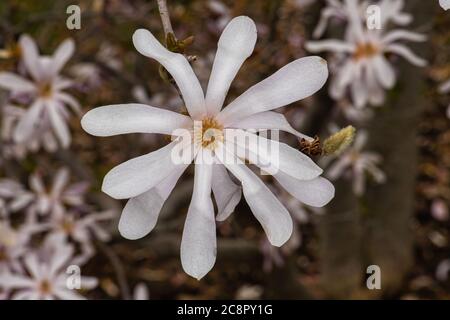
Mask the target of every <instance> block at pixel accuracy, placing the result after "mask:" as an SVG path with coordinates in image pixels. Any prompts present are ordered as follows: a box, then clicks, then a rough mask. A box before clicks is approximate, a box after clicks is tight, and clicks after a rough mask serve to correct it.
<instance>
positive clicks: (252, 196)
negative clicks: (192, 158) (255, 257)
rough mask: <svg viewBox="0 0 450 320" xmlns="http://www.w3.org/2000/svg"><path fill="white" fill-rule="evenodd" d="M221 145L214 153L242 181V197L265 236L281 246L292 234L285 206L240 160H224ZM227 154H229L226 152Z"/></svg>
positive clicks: (291, 224) (291, 226) (290, 221)
mask: <svg viewBox="0 0 450 320" xmlns="http://www.w3.org/2000/svg"><path fill="white" fill-rule="evenodd" d="M225 152H228V151H224V147H223V145H219V150H218V152H217V153H216V155H217V157H218V158H219V160H220V161H221V162H222V163H224V164H225V166H226V167H227V169H228V170H230V171H231V173H233V175H234V176H235V177H236V178H238V179H239V180H240V181H241V182H242V188H243V192H244V197H245V199H246V200H247V203H248V205H249V207H250V209H251V210H252V212H253V214H254V216H255V217H256V219H258V221H259V223H261V225H262V227H263V229H264V231H265V232H266V234H267V238H268V239H269V241H270V243H271V244H272V245H274V246H277V247H280V246H282V245H283V244H284V243H285V242H286V241H287V240H289V238H290V237H291V234H292V228H293V223H292V219H291V217H290V215H289V212H288V211H287V210H286V208H285V207H284V206H283V205H282V204H281V203H280V201H279V200H278V199H277V198H276V197H275V196H274V194H273V193H272V192H270V190H269V188H267V186H266V185H265V184H264V183H263V182H262V181H261V179H259V178H258V177H257V176H256V175H255V174H254V173H253V172H252V171H251V170H250V169H249V168H247V166H245V164H243V163H242V161H239V160H238V159H236V161H234V162H231V161H226V160H225V159H223V156H224V155H225ZM228 155H230V154H229V153H228Z"/></svg>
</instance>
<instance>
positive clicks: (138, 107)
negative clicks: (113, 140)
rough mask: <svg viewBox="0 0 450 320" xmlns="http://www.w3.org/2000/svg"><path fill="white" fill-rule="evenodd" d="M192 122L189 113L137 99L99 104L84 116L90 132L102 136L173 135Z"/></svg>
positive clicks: (84, 124) (84, 125)
mask: <svg viewBox="0 0 450 320" xmlns="http://www.w3.org/2000/svg"><path fill="white" fill-rule="evenodd" d="M191 125H192V120H191V119H190V118H189V117H187V116H185V115H182V114H179V113H175V112H172V111H169V110H164V109H160V108H155V107H151V106H147V105H144V104H136V103H132V104H118V105H110V106H104V107H99V108H95V109H93V110H91V111H89V112H88V113H86V114H85V115H84V117H83V118H82V119H81V126H82V127H83V129H84V130H85V131H86V132H88V133H90V134H92V135H94V136H100V137H106V136H113V135H118V134H126V133H138V132H139V133H161V134H169V135H170V134H172V133H174V131H175V130H176V129H179V128H188V127H189V126H191Z"/></svg>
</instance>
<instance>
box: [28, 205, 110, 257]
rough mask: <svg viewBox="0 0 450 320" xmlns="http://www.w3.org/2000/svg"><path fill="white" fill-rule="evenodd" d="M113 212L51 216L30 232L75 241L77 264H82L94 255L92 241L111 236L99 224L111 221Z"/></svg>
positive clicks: (68, 213) (64, 240) (67, 213)
mask: <svg viewBox="0 0 450 320" xmlns="http://www.w3.org/2000/svg"><path fill="white" fill-rule="evenodd" d="M114 216H115V212H114V211H104V212H92V213H90V214H87V215H81V214H79V213H78V212H74V211H68V212H65V213H64V214H63V215H52V216H50V218H49V220H48V221H46V222H43V223H41V224H36V225H35V226H34V227H32V229H31V230H32V232H33V233H35V232H48V233H49V234H50V235H51V236H54V237H59V239H61V241H63V242H67V241H68V240H72V241H75V242H76V243H77V244H79V247H80V249H81V255H80V256H78V257H77V259H76V261H75V262H76V263H77V264H84V263H85V262H86V261H87V260H89V259H90V258H92V256H93V255H94V254H95V246H94V243H93V241H94V239H97V240H99V241H103V242H106V241H109V240H110V238H111V235H110V234H109V233H108V232H107V231H106V230H105V229H104V228H103V227H102V225H101V223H102V222H106V221H111V220H112V219H113V218H114Z"/></svg>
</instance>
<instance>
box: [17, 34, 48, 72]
mask: <svg viewBox="0 0 450 320" xmlns="http://www.w3.org/2000/svg"><path fill="white" fill-rule="evenodd" d="M19 45H20V50H21V53H22V59H23V62H24V64H25V67H26V68H27V71H28V72H29V73H30V75H31V76H32V77H33V79H35V80H39V79H41V78H42V76H43V70H42V69H41V63H40V61H39V50H38V48H37V46H36V43H35V42H34V40H33V39H32V38H31V37H30V36H28V35H23V36H21V37H20V39H19Z"/></svg>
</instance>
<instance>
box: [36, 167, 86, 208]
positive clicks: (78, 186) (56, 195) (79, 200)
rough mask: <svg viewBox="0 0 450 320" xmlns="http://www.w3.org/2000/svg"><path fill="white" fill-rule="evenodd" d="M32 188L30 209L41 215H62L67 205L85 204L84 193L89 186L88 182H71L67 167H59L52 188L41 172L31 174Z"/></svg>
mask: <svg viewBox="0 0 450 320" xmlns="http://www.w3.org/2000/svg"><path fill="white" fill-rule="evenodd" d="M29 180H30V182H29V184H30V189H31V191H32V192H33V198H32V200H31V208H30V210H31V211H33V212H37V213H39V214H41V215H46V214H51V215H53V216H56V217H61V216H62V215H63V214H64V212H65V210H66V207H77V206H82V205H83V204H84V194H85V192H86V190H87V188H88V184H87V183H86V182H78V183H73V184H69V180H70V174H69V170H68V169H66V168H61V169H59V170H58V171H57V172H56V174H55V176H54V178H53V182H52V185H51V187H50V188H48V189H47V188H46V187H45V183H44V181H43V179H42V177H41V175H40V174H39V173H34V174H32V175H31V176H30V179H29Z"/></svg>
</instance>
